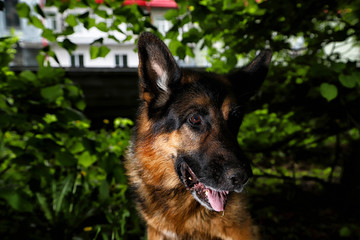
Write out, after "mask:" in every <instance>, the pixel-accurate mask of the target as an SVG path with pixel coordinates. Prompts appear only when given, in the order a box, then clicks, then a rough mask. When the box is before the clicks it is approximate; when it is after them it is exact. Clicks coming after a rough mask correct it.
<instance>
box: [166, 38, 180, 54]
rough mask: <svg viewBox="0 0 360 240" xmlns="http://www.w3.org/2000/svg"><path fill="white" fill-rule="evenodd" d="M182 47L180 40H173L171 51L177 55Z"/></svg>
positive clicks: (170, 46) (170, 45)
mask: <svg viewBox="0 0 360 240" xmlns="http://www.w3.org/2000/svg"><path fill="white" fill-rule="evenodd" d="M181 46H182V43H181V42H179V41H178V40H171V42H170V44H169V49H170V51H171V52H172V53H173V54H176V53H177V50H178V48H180V47H181Z"/></svg>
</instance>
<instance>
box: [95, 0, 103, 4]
mask: <svg viewBox="0 0 360 240" xmlns="http://www.w3.org/2000/svg"><path fill="white" fill-rule="evenodd" d="M95 2H96V3H97V4H102V3H104V0H95Z"/></svg>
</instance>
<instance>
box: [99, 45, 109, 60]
mask: <svg viewBox="0 0 360 240" xmlns="http://www.w3.org/2000/svg"><path fill="white" fill-rule="evenodd" d="M109 52H110V49H109V48H108V47H107V46H101V47H100V49H99V57H103V58H104V57H106V55H107V54H108V53H109Z"/></svg>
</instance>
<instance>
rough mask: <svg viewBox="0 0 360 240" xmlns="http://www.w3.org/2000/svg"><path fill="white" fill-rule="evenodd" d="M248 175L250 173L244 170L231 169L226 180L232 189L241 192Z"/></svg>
mask: <svg viewBox="0 0 360 240" xmlns="http://www.w3.org/2000/svg"><path fill="white" fill-rule="evenodd" d="M250 177H251V176H250V174H248V173H247V172H246V171H244V170H237V171H231V173H230V174H228V182H229V184H230V185H231V186H232V188H233V189H234V191H236V192H241V191H242V189H243V187H244V186H245V185H246V183H247V182H248V181H249V178H250Z"/></svg>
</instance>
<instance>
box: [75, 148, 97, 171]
mask: <svg viewBox="0 0 360 240" xmlns="http://www.w3.org/2000/svg"><path fill="white" fill-rule="evenodd" d="M95 162H96V156H94V155H91V154H90V153H89V152H87V151H86V152H83V154H81V155H80V157H79V164H80V165H82V166H84V167H86V168H87V167H90V166H91V165H92V164H94V163H95Z"/></svg>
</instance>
